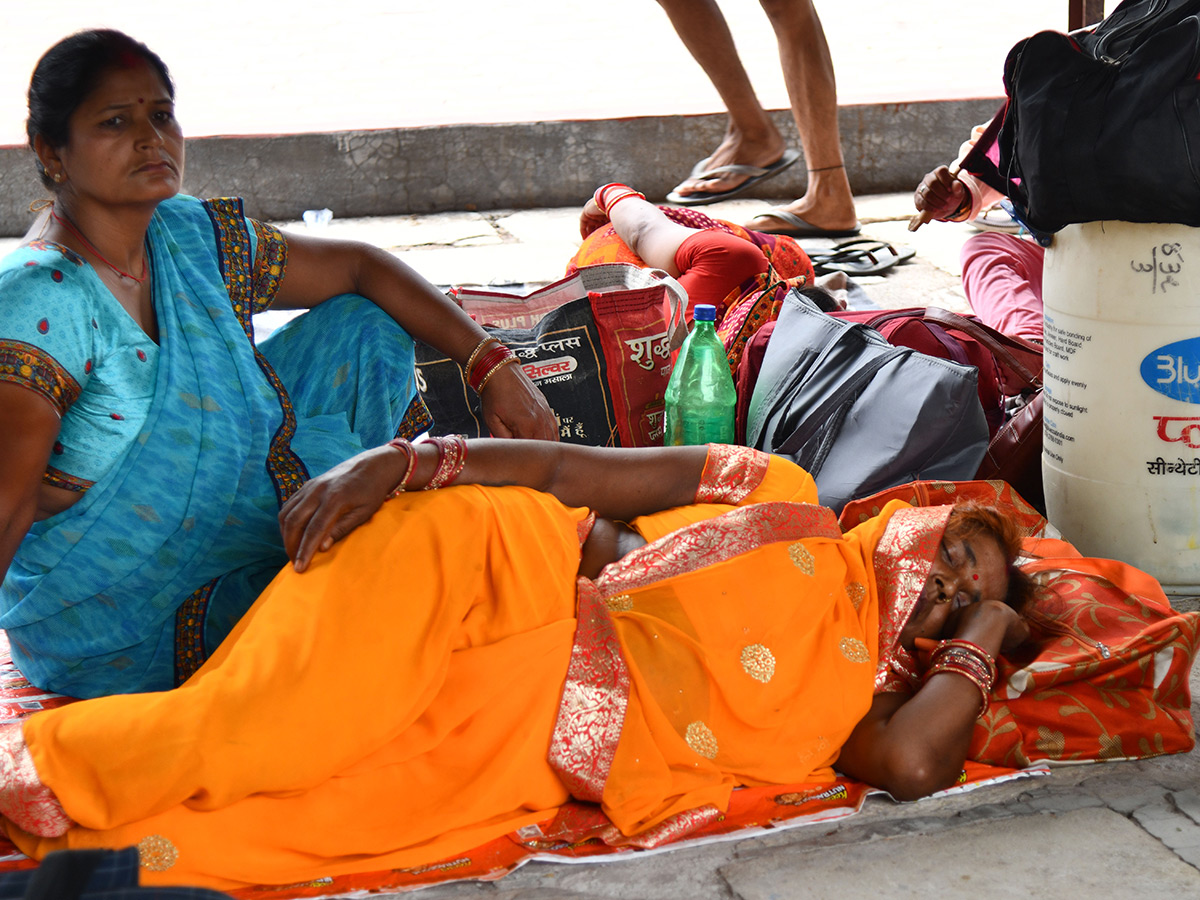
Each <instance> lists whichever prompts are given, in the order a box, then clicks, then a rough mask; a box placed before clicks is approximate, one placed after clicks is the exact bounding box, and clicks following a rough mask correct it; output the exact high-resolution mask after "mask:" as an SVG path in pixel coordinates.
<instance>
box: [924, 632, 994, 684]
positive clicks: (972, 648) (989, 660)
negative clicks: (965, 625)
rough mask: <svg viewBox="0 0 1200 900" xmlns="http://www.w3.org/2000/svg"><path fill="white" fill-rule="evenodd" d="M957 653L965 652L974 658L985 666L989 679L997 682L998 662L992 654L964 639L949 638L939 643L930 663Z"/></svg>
mask: <svg viewBox="0 0 1200 900" xmlns="http://www.w3.org/2000/svg"><path fill="white" fill-rule="evenodd" d="M955 651H957V652H965V653H967V654H970V655H972V656H974V657H975V658H976V659H978V660H979V662H980V663H981V664H982V665H983V666H984V669H985V671H986V672H987V673H988V679H989V680H991V681H995V680H996V660H995V658H994V657H993V656H992V654H990V653H988V652H987V651H986V650H984V649H983V648H982V647H980V646H979V645H978V644H976V643H973V642H971V641H968V640H964V639H963V638H949V639H948V640H944V641H941V642H939V643H938V646H937V649H936V650H934V652H933V656H932V657H931V658H930V661H931V662H934V661H936V660H937V658H938V656H939V655H940V654H942V653H947V652H955Z"/></svg>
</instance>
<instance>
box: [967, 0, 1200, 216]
mask: <svg viewBox="0 0 1200 900" xmlns="http://www.w3.org/2000/svg"><path fill="white" fill-rule="evenodd" d="M1198 14H1200V0H1126V2H1125V3H1122V4H1121V5H1120V6H1119V7H1118V8H1117V9H1116V10H1114V11H1113V13H1112V14H1111V15H1110V16H1109V17H1108V18H1107V19H1105V20H1104V21H1103V22H1102V23H1100V25H1099V26H1097V27H1096V28H1095V29H1094V30H1093V31H1091V32H1088V33H1080V34H1077V35H1074V36H1068V35H1066V34H1061V33H1059V32H1054V31H1043V32H1041V33H1039V34H1035V35H1033V36H1032V37H1030V38H1026V39H1025V40H1023V41H1021V42H1020V43H1018V44H1017V45H1016V46H1015V47H1013V49H1012V50H1011V51H1010V52H1009V55H1008V59H1007V61H1006V62H1005V66H1004V85H1005V89H1006V91H1007V93H1008V97H1009V101H1008V106H1007V108H1006V110H1005V112H1004V114H1003V115H1004V119H1003V125H1002V127H1001V129H1000V133H999V138H998V143H999V172H1000V174H1001V175H1002V176H1003V177H1004V178H1005V179H1006V180H1007V182H1008V186H1007V189H1006V193H1008V194H1009V196H1010V197H1011V198H1012V200H1013V201H1014V203H1015V204H1016V206H1017V207H1018V213H1019V214H1020V215H1021V217H1022V218H1023V219H1024V220H1025V221H1026V222H1027V223H1028V224H1029V225H1030V226H1031V227H1032V228H1034V229H1036V230H1038V231H1043V232H1053V231H1057V230H1059V229H1060V228H1062V227H1063V226H1065V225H1069V224H1071V223H1075V222H1091V221H1097V220H1101V219H1119V220H1123V221H1127V222H1176V223H1181V224H1184V225H1200V82H1198V81H1197V74H1198V72H1200V17H1198ZM968 168H969V167H968Z"/></svg>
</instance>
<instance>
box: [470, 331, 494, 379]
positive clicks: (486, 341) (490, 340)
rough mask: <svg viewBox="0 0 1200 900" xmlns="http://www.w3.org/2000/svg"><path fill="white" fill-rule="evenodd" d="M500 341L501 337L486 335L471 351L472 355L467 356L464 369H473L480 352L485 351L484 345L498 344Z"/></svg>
mask: <svg viewBox="0 0 1200 900" xmlns="http://www.w3.org/2000/svg"><path fill="white" fill-rule="evenodd" d="M498 343H500V338H498V337H485V338H484V339H483V340H482V341H480V342H479V343H478V344H476V345H475V349H474V350H472V351H471V355H470V356H468V357H467V364H466V365H465V366H463V371H464V372H470V371H471V369H472V368H473V367H474V365H475V360H476V359H477V358H478V357H479V354H480V353H482V352H483V348H484V347H486V346H487V345H488V344H498Z"/></svg>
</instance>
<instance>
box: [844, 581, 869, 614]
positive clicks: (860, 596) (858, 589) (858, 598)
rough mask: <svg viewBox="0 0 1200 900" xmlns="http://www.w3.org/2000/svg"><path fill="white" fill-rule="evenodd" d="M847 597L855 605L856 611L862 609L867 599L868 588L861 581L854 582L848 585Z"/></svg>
mask: <svg viewBox="0 0 1200 900" xmlns="http://www.w3.org/2000/svg"><path fill="white" fill-rule="evenodd" d="M846 596H847V597H848V598H849V599H850V602H851V603H852V604H853V605H854V608H855V610H858V609H861V608H862V605H863V601H864V600H866V599H867V586H866V585H865V584H863V583H862V582H861V581H852V582H850V583H849V584H848V585H846Z"/></svg>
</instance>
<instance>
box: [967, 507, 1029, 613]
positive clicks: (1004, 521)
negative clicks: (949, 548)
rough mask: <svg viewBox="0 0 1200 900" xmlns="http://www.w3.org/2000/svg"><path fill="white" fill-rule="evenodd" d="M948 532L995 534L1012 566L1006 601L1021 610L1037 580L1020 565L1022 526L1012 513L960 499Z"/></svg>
mask: <svg viewBox="0 0 1200 900" xmlns="http://www.w3.org/2000/svg"><path fill="white" fill-rule="evenodd" d="M946 533H947V534H948V535H952V536H954V537H957V538H969V537H975V536H977V535H987V536H989V537H991V538H992V539H993V540H995V541H996V543H997V544H999V545H1000V550H1001V552H1002V553H1003V554H1004V564H1005V568H1006V569H1007V570H1008V593H1007V594H1006V595H1005V597H1004V602H1005V603H1007V604H1008V605H1009V606H1011V607H1012V608H1013V609H1015V610H1016V611H1017V612H1020V611H1021V610H1022V609H1023V608H1024V607H1025V605H1026V604H1027V603H1029V602H1030V601H1031V600H1032V599H1033V598H1034V595H1035V593H1036V591H1037V585H1036V583H1035V582H1034V580H1033V579H1032V578H1030V577H1029V576H1028V575H1027V574H1026V573H1025V572H1024V571H1022V570H1021V568H1020V567H1019V566H1018V565H1017V557H1018V556H1020V555H1021V526H1020V525H1018V524H1017V521H1016V519H1014V518H1013V517H1012V516H1010V515H1008V514H1007V513H1005V512H1004V511H1003V510H1000V509H997V508H996V507H994V506H988V505H986V504H984V503H980V502H978V501H976V500H960V501H959V502H958V503H956V504H955V505H954V512H953V513H951V515H950V520H949V521H948V522H947V523H946Z"/></svg>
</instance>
